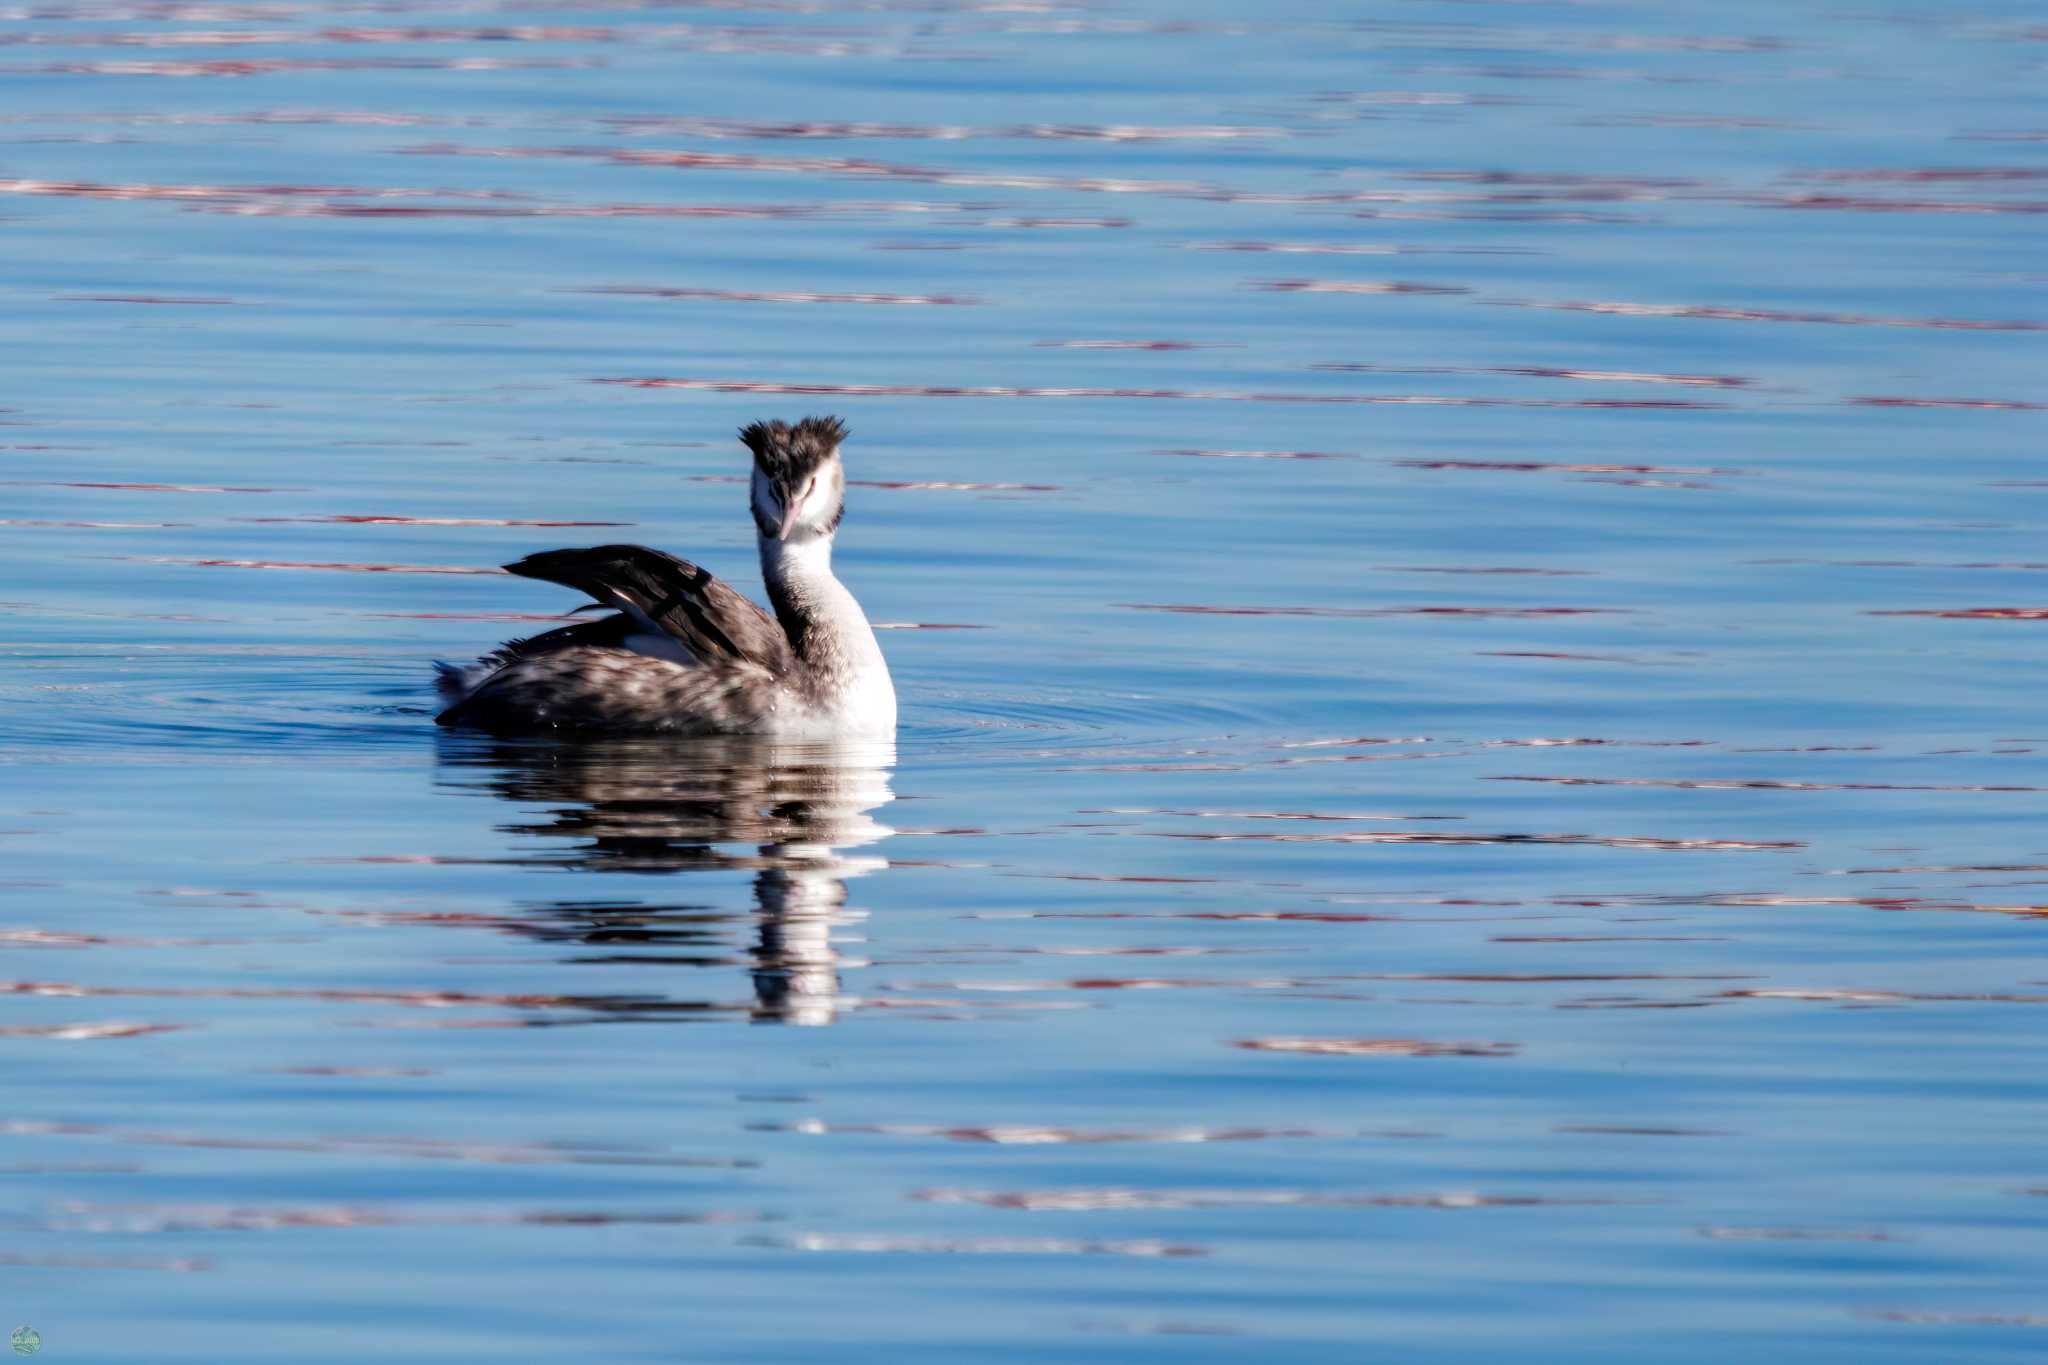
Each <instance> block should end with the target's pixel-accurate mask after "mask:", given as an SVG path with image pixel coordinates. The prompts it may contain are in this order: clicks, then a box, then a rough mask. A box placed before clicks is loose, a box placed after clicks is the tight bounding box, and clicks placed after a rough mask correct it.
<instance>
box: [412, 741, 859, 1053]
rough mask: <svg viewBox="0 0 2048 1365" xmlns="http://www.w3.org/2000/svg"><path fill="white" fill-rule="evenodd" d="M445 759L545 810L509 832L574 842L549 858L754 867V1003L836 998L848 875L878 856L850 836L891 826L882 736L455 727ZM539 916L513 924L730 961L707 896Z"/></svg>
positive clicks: (832, 1004) (804, 1003)
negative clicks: (519, 731)
mask: <svg viewBox="0 0 2048 1365" xmlns="http://www.w3.org/2000/svg"><path fill="white" fill-rule="evenodd" d="M442 762H443V763H444V764H446V765H448V766H450V767H454V768H464V769H471V770H475V771H477V772H478V773H479V774H480V775H481V778H482V782H481V785H482V786H483V787H484V788H485V789H486V790H489V791H490V792H492V793H493V794H495V795H497V796H500V797H502V798H504V799H505V800H507V801H511V802H515V803H517V804H519V805H521V806H525V807H539V808H541V812H540V814H539V815H538V817H537V818H535V819H533V820H531V821H528V822H522V823H519V824H513V825H508V826H506V827H505V828H506V830H507V831H508V832H510V833H514V834H521V835H536V836H540V837H543V838H547V839H550V840H553V841H562V840H574V841H576V842H575V843H573V844H570V845H569V846H568V847H566V848H564V849H562V850H561V851H560V852H559V853H556V854H554V855H552V856H549V857H548V858H546V859H545V861H546V863H547V864H548V865H550V866H558V867H571V868H577V869H581V870H586V871H594V872H628V873H645V874H657V875H658V874H664V873H676V872H696V871H719V870H724V869H746V868H752V869H754V873H755V875H754V883H753V897H754V909H755V915H756V919H757V925H756V939H755V942H754V943H753V945H752V946H751V948H750V956H751V958H752V961H753V978H754V996H755V1002H756V1003H755V1006H754V1015H755V1017H756V1018H759V1019H767V1020H780V1021H783V1022H787V1023H794V1024H829V1023H831V1022H832V1020H833V1019H834V1017H835V1016H836V1015H837V1013H838V1012H839V1011H840V1010H841V1009H842V1008H844V1007H845V1004H846V1002H845V1001H844V1000H843V999H842V998H841V997H840V995H839V979H838V966H839V961H838V952H837V950H836V949H835V948H834V946H833V944H832V937H831V936H832V931H833V928H834V926H835V925H839V924H843V923H846V922H847V921H848V920H849V919H852V918H855V917H857V915H856V912H852V911H849V910H848V909H847V908H846V900H847V893H846V882H847V880H848V879H849V878H853V877H858V876H861V875H863V874H865V873H868V872H872V871H876V870H878V869H880V868H884V867H887V866H888V860H887V859H885V858H882V857H880V856H878V855H876V854H872V853H867V854H860V853H849V852H848V850H851V849H856V848H860V847H862V846H864V845H869V844H874V843H879V842H880V841H881V840H883V839H885V838H887V837H888V836H889V834H890V833H891V831H890V830H889V828H888V827H887V826H885V825H882V824H880V823H878V822H876V821H875V820H874V819H873V818H872V817H871V816H870V815H869V814H868V812H869V811H871V810H874V809H875V808H876V807H879V806H882V805H886V804H887V803H888V802H889V801H891V800H892V799H893V798H894V794H893V793H892V792H891V791H890V789H889V768H890V765H891V764H893V763H894V762H895V749H894V745H893V744H892V743H890V742H887V741H882V742H865V743H843V744H831V745H825V744H805V745H793V744H784V743H780V742H777V741H772V740H765V739H760V738H751V737H741V736H707V737H702V738H696V739H690V740H681V741H679V740H673V739H667V740H664V739H656V738H617V739H605V740H592V741H586V742H583V743H577V744H571V745H562V744H557V743H539V742H535V741H524V742H521V741H517V740H511V741H489V742H486V743H484V744H483V745H482V746H480V747H479V746H475V745H474V744H471V743H464V742H462V741H458V740H454V739H452V738H451V739H450V740H449V741H448V742H447V743H445V744H444V745H443V746H442ZM734 845H751V846H752V847H751V848H736V847H734ZM546 914H547V918H546V919H545V920H540V919H535V920H531V921H528V922H524V923H521V924H519V925H517V926H516V927H518V928H519V930H520V931H521V932H524V933H530V934H532V935H533V936H534V937H536V938H540V939H544V940H548V941H552V942H573V943H579V944H584V945H589V946H598V945H602V946H603V947H604V948H606V949H607V950H608V951H607V955H606V957H603V958H599V959H596V960H598V961H620V960H624V961H637V962H643V963H644V962H646V961H648V960H649V958H648V956H647V953H648V951H649V950H653V949H659V948H669V949H674V948H678V947H680V948H683V949H684V950H685V951H686V953H688V956H684V957H682V958H676V957H674V956H671V955H668V954H662V955H660V956H659V957H658V958H657V959H656V960H660V961H668V962H677V961H680V962H685V963H690V964H692V965H706V964H708V963H716V962H718V961H721V960H725V959H721V958H720V957H718V956H717V955H715V953H714V954H712V955H709V956H707V955H706V950H707V949H710V948H711V947H712V946H713V944H714V943H715V941H716V937H717V931H716V926H717V923H718V922H719V921H720V920H723V919H726V918H728V916H726V915H722V914H720V913H718V911H717V910H716V909H715V907H712V906H710V905H706V904H704V903H702V902H701V901H700V902H698V903H695V904H684V905H645V904H633V903H628V902H626V901H624V900H622V899H617V898H606V899H589V900H575V901H557V902H554V903H551V904H550V905H548V906H547V907H546ZM635 945H638V946H639V955H635V951H634V949H635Z"/></svg>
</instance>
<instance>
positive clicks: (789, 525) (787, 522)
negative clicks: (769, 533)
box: [775, 498, 804, 540]
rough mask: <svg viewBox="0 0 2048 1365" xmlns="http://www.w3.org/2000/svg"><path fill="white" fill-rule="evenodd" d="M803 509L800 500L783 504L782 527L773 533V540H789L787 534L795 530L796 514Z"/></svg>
mask: <svg viewBox="0 0 2048 1365" xmlns="http://www.w3.org/2000/svg"><path fill="white" fill-rule="evenodd" d="M803 508H804V504H803V500H802V499H801V498H799V499H797V500H796V501H795V502H785V503H784V504H783V505H782V525H781V526H779V527H777V528H776V531H775V538H776V539H777V540H788V539H789V533H790V532H791V531H793V530H795V529H796V518H797V513H799V512H801V511H803Z"/></svg>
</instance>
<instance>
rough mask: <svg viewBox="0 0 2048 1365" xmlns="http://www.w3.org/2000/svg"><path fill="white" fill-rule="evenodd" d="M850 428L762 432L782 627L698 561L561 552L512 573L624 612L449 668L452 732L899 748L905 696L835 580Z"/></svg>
mask: <svg viewBox="0 0 2048 1365" xmlns="http://www.w3.org/2000/svg"><path fill="white" fill-rule="evenodd" d="M845 439H846V426H845V424H844V423H842V422H841V421H840V420H839V419H838V418H836V417H806V418H804V419H803V420H802V421H801V422H798V423H797V424H796V425H794V426H790V425H789V424H787V423H784V422H756V423H754V424H753V425H752V426H749V427H746V428H743V429H742V430H741V432H740V440H741V441H742V442H744V443H745V445H746V447H747V449H749V450H751V451H753V453H754V478H753V509H754V525H755V526H756V527H757V528H759V530H760V546H761V577H762V578H763V579H764V580H765V581H766V583H767V585H768V598H769V600H770V601H771V602H772V603H774V605H775V615H774V616H773V617H770V616H769V615H768V613H767V612H765V611H762V610H761V609H760V608H759V607H757V606H755V605H754V604H753V603H752V602H750V601H748V600H747V599H746V598H745V597H742V596H741V595H740V594H739V593H737V592H735V591H733V589H732V588H730V587H728V586H727V585H726V584H725V583H723V582H721V581H720V580H718V579H717V578H715V577H713V576H712V575H711V574H708V573H706V572H705V571H704V570H702V569H700V568H698V567H697V566H696V565H695V564H692V563H690V562H689V561H688V560H686V559H677V558H676V557H675V556H674V555H670V554H664V553H662V552H661V551H660V550H650V549H648V548H647V547H645V546H643V545H599V546H595V547H593V548H590V549H586V550H548V551H544V552H543V553H541V554H536V555H528V556H527V557H526V558H525V559H522V560H520V561H519V562H518V563H516V564H507V565H506V566H505V568H506V569H507V570H508V571H509V572H511V573H516V574H519V575H521V576H523V577H526V578H543V579H546V580H548V581H549V582H552V583H560V584H561V585H562V586H564V587H567V588H574V589H576V590H577V591H578V592H583V593H587V594H589V596H590V597H591V599H592V603H593V604H594V605H595V606H597V607H610V608H612V609H613V610H614V611H615V612H616V614H615V615H612V616H608V617H605V618H603V619H601V620H595V621H582V622H578V623H577V624H575V625H571V626H563V627H561V628H560V629H557V630H551V631H548V632H546V633H545V634H541V635H536V636H534V637H533V638H532V639H530V640H512V641H508V642H507V643H505V644H504V645H501V646H500V647H499V648H498V649H496V650H495V651H493V652H492V653H490V654H487V655H485V656H484V657H483V658H482V659H480V660H478V661H477V662H476V663H475V664H472V665H470V666H469V667H467V668H460V667H457V666H455V665H452V664H439V665H436V667H437V668H438V669H439V672H440V678H439V681H438V686H439V688H440V692H441V696H442V698H443V700H445V701H446V702H447V703H448V707H447V709H446V710H444V711H443V712H441V714H440V715H439V716H438V717H437V718H436V719H437V720H438V722H439V723H440V724H442V725H466V726H474V727H476V728H478V729H483V730H491V731H495V732H497V733H500V734H504V733H516V732H531V731H547V730H571V731H592V732H599V733H610V734H624V733H639V734H704V735H711V734H720V735H769V736H776V737H780V738H787V739H796V740H810V739H840V738H849V737H853V738H866V737H885V736H888V735H892V734H894V733H895V730H896V689H895V686H894V685H893V684H892V683H891V682H890V681H889V665H888V664H887V663H886V662H885V661H884V660H883V658H882V650H881V646H880V645H878V644H876V642H875V632H874V628H873V627H872V626H870V625H869V624H868V618H867V616H866V614H865V613H863V612H862V611H861V609H860V603H858V602H856V601H854V599H853V594H852V593H850V592H848V591H847V590H846V588H845V586H844V585H843V584H841V583H840V581H839V580H838V579H837V578H835V577H833V575H832V536H833V533H834V532H835V531H837V530H838V529H839V519H840V517H841V516H842V515H843V514H844V513H845V510H846V471H845V470H844V469H843V468H842V467H841V465H840V462H839V443H840V442H841V441H843V440H845Z"/></svg>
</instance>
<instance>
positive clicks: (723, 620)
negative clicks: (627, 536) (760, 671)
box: [505, 545, 796, 675]
mask: <svg viewBox="0 0 2048 1365" xmlns="http://www.w3.org/2000/svg"><path fill="white" fill-rule="evenodd" d="M505 570H506V572H508V573H515V574H518V575H520V576H521V577H523V578H539V579H544V580H546V581H547V582H550V583H560V584H561V585H562V586H563V587H565V588H574V589H575V590H576V591H578V592H582V593H588V594H589V595H590V597H591V600H593V601H595V602H599V603H601V604H603V605H604V606H607V607H613V608H616V609H617V610H619V611H622V612H625V613H626V615H627V616H628V617H631V618H635V623H638V622H639V621H640V620H642V619H643V618H644V620H645V621H647V622H652V623H653V625H654V626H655V627H656V628H658V629H659V630H661V631H662V632H664V633H665V634H667V635H669V636H671V637H673V638H674V639H675V640H676V641H677V642H678V643H679V644H681V645H682V647H683V648H684V649H686V650H688V651H689V652H690V654H691V656H692V657H694V658H695V659H696V660H697V661H698V662H700V663H703V664H707V665H718V664H725V663H742V662H744V663H753V664H758V665H760V666H761V667H762V668H765V669H768V670H769V671H770V672H771V673H775V674H778V675H780V674H783V673H786V672H788V671H789V670H791V669H792V668H794V667H795V666H796V655H795V653H794V652H793V651H792V650H791V649H790V646H789V637H788V636H787V635H786V634H784V633H783V629H782V627H781V626H780V625H778V624H777V623H776V621H775V618H774V617H772V616H770V615H769V614H768V613H767V612H765V611H762V610H761V609H760V608H759V607H757V606H755V605H754V604H753V603H752V602H749V601H748V600H747V599H746V598H745V597H742V596H741V595H740V594H739V593H737V592H734V591H733V590H732V588H731V587H729V586H727V585H726V584H725V583H724V582H723V581H722V580H720V579H719V578H717V577H716V576H715V575H713V574H710V573H707V572H705V571H704V570H703V569H700V568H698V567H697V566H696V565H695V564H692V563H691V562H690V561H689V560H687V559H678V558H676V557H675V556H674V555H671V554H664V553H663V552H662V551H660V550H650V549H648V548H647V547H646V546H644V545H596V546H592V547H590V548H588V549H582V550H547V551H544V552H542V553H540V554H537V555H528V556H527V557H526V558H524V559H522V560H520V561H519V562H518V563H516V564H507V565H506V566H505ZM622 629H623V627H622V624H621V622H620V621H619V620H613V621H590V622H585V623H583V624H580V625H574V626H564V627H562V628H561V629H559V630H551V631H548V632H547V633H546V634H545V635H539V636H536V637H534V639H533V640H531V641H525V642H522V643H523V645H524V646H525V647H524V648H523V649H521V651H520V652H521V653H522V654H524V653H526V652H527V651H529V650H531V649H533V648H534V647H536V646H542V647H545V648H555V647H558V646H557V644H556V642H557V640H559V642H560V646H567V645H576V644H600V643H612V642H613V641H614V640H616V639H620V638H623V636H622V635H620V634H614V632H620V631H622ZM543 642H546V644H545V646H543Z"/></svg>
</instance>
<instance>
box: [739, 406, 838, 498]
mask: <svg viewBox="0 0 2048 1365" xmlns="http://www.w3.org/2000/svg"><path fill="white" fill-rule="evenodd" d="M846 437H847V431H846V423H844V422H842V421H840V420H839V419H838V418H837V417H806V418H804V419H803V420H802V421H801V422H798V423H797V424H796V425H795V426H791V425H790V424H789V423H787V422H754V423H752V424H750V425H748V426H744V427H741V428H740V442H741V444H743V445H745V446H746V448H747V449H748V450H751V451H753V452H754V463H755V464H757V465H759V466H760V467H761V472H762V473H763V474H766V475H767V476H768V477H769V478H770V479H772V480H774V482H775V486H776V487H777V488H782V489H793V488H797V487H799V486H801V485H802V484H803V482H804V481H805V480H806V479H808V478H810V476H811V475H812V474H814V473H816V472H817V470H818V467H819V466H820V465H822V464H824V463H825V461H826V460H828V459H830V458H831V457H832V452H833V451H834V450H837V449H838V448H839V443H840V442H841V441H843V440H845V439H846Z"/></svg>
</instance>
